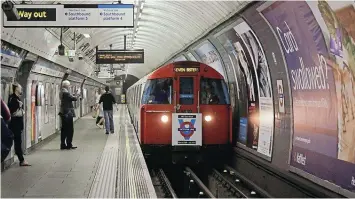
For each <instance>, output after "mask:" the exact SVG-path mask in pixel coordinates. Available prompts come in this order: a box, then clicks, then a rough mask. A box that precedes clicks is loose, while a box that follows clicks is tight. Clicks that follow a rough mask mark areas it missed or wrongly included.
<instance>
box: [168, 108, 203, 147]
mask: <svg viewBox="0 0 355 199" xmlns="http://www.w3.org/2000/svg"><path fill="white" fill-rule="evenodd" d="M201 118H202V114H201V113H199V114H193V113H184V114H181V113H173V117H172V122H173V125H172V131H173V132H172V145H173V146H196V145H198V146H201V145H202V120H201Z"/></svg>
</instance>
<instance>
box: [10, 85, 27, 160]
mask: <svg viewBox="0 0 355 199" xmlns="http://www.w3.org/2000/svg"><path fill="white" fill-rule="evenodd" d="M12 89H13V94H12V95H10V97H9V103H8V106H9V109H10V113H11V121H10V124H9V128H10V130H11V131H12V132H13V134H14V142H15V153H16V155H17V157H18V159H19V161H20V166H31V165H30V164H28V162H26V161H25V158H24V157H23V151H22V132H23V128H24V121H23V116H24V114H25V111H24V110H23V102H22V101H21V99H20V96H21V95H22V87H21V85H20V84H13V86H12Z"/></svg>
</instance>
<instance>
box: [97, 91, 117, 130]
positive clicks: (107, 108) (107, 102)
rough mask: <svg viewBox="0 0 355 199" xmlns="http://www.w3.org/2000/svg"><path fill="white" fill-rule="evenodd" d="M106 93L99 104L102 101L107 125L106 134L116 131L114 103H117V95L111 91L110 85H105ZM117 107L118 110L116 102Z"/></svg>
mask: <svg viewBox="0 0 355 199" xmlns="http://www.w3.org/2000/svg"><path fill="white" fill-rule="evenodd" d="M105 91H106V92H105V93H104V94H102V95H101V97H100V101H99V104H101V103H102V105H103V110H104V117H105V126H106V134H109V132H110V131H111V133H114V132H115V128H114V124H113V104H116V100H115V97H114V96H113V95H112V93H111V92H110V87H108V86H106V87H105ZM116 109H117V110H118V106H117V104H116Z"/></svg>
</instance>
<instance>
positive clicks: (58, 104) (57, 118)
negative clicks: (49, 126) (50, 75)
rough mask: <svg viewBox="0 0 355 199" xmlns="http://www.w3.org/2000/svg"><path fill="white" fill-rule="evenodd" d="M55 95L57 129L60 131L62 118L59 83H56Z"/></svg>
mask: <svg viewBox="0 0 355 199" xmlns="http://www.w3.org/2000/svg"><path fill="white" fill-rule="evenodd" d="M54 96H55V98H54V100H55V101H54V106H55V114H54V115H55V129H56V130H57V131H59V127H60V118H59V115H58V114H59V108H60V107H59V106H60V103H61V101H60V98H59V85H58V84H56V85H55V93H54Z"/></svg>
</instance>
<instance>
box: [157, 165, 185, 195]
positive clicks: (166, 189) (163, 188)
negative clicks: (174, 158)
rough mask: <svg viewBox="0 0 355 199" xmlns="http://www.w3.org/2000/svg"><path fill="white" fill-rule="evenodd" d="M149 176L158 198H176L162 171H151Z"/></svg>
mask: <svg viewBox="0 0 355 199" xmlns="http://www.w3.org/2000/svg"><path fill="white" fill-rule="evenodd" d="M151 176H152V180H153V185H154V188H155V190H156V192H157V196H158V198H178V196H177V195H176V193H175V191H174V189H173V187H172V185H171V183H170V181H169V179H168V177H167V176H166V174H165V172H164V170H163V169H161V168H160V169H153V170H151Z"/></svg>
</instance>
